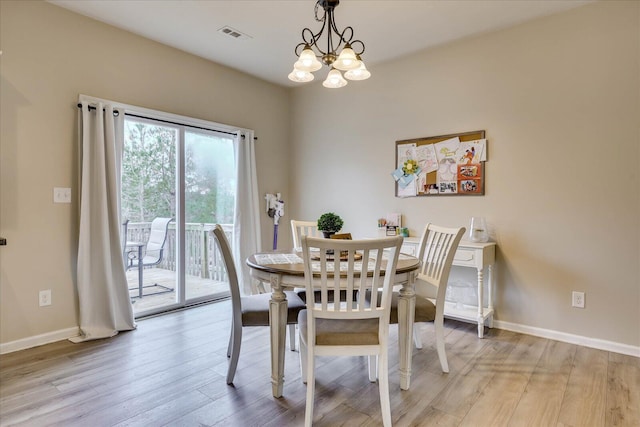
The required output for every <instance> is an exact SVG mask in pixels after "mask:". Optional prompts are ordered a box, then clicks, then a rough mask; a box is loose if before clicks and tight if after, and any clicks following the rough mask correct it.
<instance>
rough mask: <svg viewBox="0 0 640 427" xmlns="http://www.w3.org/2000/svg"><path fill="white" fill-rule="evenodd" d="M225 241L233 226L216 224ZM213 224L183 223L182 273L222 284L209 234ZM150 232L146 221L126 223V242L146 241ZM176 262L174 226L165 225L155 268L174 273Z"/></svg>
mask: <svg viewBox="0 0 640 427" xmlns="http://www.w3.org/2000/svg"><path fill="white" fill-rule="evenodd" d="M220 225H221V226H222V228H223V229H224V232H225V235H226V236H227V239H229V241H230V242H231V233H232V230H233V224H220ZM214 226H215V224H196V223H187V224H185V255H186V260H185V269H186V272H185V273H186V274H187V275H190V276H197V277H201V278H203V279H211V280H217V281H226V279H227V272H226V270H225V268H224V263H223V262H222V257H221V255H220V252H219V251H218V247H217V246H216V244H215V242H214V240H213V237H212V235H211V231H212V230H213V227H214ZM150 231H151V223H150V222H129V223H128V225H127V236H126V240H127V241H131V242H146V241H147V240H148V238H149V232H150ZM176 265H177V260H176V224H175V222H172V223H171V224H169V232H168V235H167V241H166V243H165V245H164V256H163V258H162V262H161V263H160V264H159V265H157V266H156V267H158V268H163V269H165V270H171V271H175V270H176Z"/></svg>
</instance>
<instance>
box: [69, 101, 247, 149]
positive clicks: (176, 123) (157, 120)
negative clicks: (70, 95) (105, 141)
mask: <svg viewBox="0 0 640 427" xmlns="http://www.w3.org/2000/svg"><path fill="white" fill-rule="evenodd" d="M88 107H89V110H96V109H97V108H96V107H94V106H93V105H89V106H88ZM78 108H82V104H80V103H78ZM102 111H104V109H103V110H102ZM113 115H114V116H118V115H120V112H119V111H118V110H113ZM124 115H125V116H130V117H136V118H138V119H146V120H153V121H156V122H161V123H167V124H170V125H177V126H185V127H190V128H194V129H199V130H208V131H211V132H218V133H226V134H227V135H234V136H235V135H236V134H235V133H233V132H227V131H224V130H217V129H210V128H205V127H201V126H194V125H189V124H185V123H178V122H172V121H170V120H162V119H156V118H153V117H146V116H140V115H138V114H131V113H124ZM242 137H243V138H244V134H242ZM253 140H254V141H257V140H258V137H257V136H254V137H253Z"/></svg>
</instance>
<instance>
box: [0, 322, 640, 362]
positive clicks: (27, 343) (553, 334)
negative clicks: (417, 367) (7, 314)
mask: <svg viewBox="0 0 640 427" xmlns="http://www.w3.org/2000/svg"><path fill="white" fill-rule="evenodd" d="M493 326H494V327H495V328H497V329H505V330H507V331H512V332H518V333H521V334H527V335H533V336H536V337H541V338H548V339H551V340H556V341H562V342H567V343H570V344H577V345H582V346H585V347H591V348H597V349H599V350H606V351H612V352H614V353H620V354H626V355H629V356H635V357H640V347H635V346H632V345H627V344H620V343H617V342H614V341H607V340H601V339H597V338H589V337H584V336H581V335H573V334H568V333H565V332H558V331H553V330H550V329H542V328H536V327H534V326H527V325H520V324H518V323H511V322H504V321H501V320H494V321H493ZM79 335H80V328H78V327H74V328H68V329H61V330H59V331H53V332H48V333H46V334H42V335H36V336H33V337H28V338H23V339H20V340H16V341H11V342H7V343H3V344H0V354H6V353H12V352H14V351H19V350H25V349H27V348H31V347H37V346H40V345H44V344H49V343H52V342H56V341H61V340H66V339H69V338H72V337H77V336H79Z"/></svg>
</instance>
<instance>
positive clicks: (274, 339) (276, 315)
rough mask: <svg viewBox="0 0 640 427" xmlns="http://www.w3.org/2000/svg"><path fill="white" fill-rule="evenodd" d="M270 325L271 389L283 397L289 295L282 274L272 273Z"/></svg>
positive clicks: (274, 393) (274, 394)
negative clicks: (281, 281)
mask: <svg viewBox="0 0 640 427" xmlns="http://www.w3.org/2000/svg"><path fill="white" fill-rule="evenodd" d="M270 283H271V300H270V301H269V325H271V327H270V330H271V389H272V393H273V397H282V388H283V384H284V347H285V332H286V328H287V297H286V295H285V293H284V292H283V290H282V286H281V285H280V276H279V275H277V274H272V275H271V279H270Z"/></svg>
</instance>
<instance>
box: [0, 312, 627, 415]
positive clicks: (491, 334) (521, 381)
mask: <svg viewBox="0 0 640 427" xmlns="http://www.w3.org/2000/svg"><path fill="white" fill-rule="evenodd" d="M229 315H230V304H229V302H228V301H225V302H222V303H217V304H211V305H206V306H201V307H197V308H194V309H190V310H185V311H181V312H177V313H172V314H168V315H164V316H158V317H155V318H149V319H145V320H142V321H139V322H138V329H137V330H136V331H132V332H127V333H121V334H120V335H118V336H116V337H114V338H112V339H107V340H101V341H95V342H90V343H83V344H72V343H70V342H67V341H61V342H58V343H53V344H49V345H45V346H41V347H38V348H33V349H29V350H24V351H21V352H15V353H11V354H7V355H3V356H0V424H1V425H3V426H4V425H27V426H48V425H58V426H90V427H94V426H114V425H118V426H125V425H130V426H163V425H170V426H199V425H221V426H243V427H244V426H299V425H302V424H303V420H304V404H305V389H306V388H305V386H304V385H303V384H302V382H301V381H300V370H299V365H298V353H296V352H291V351H289V350H287V355H286V361H285V387H284V397H283V398H281V399H275V398H273V397H272V396H271V385H270V379H269V377H270V362H269V333H268V328H245V335H244V339H243V347H242V352H241V355H240V362H239V366H238V372H237V374H236V378H235V386H227V385H226V383H225V373H226V369H227V358H226V348H227V339H228V333H229V325H230V322H229ZM445 323H446V341H447V352H448V356H449V366H450V370H451V373H449V374H443V373H442V372H441V371H440V367H439V363H438V358H437V355H436V351H435V348H434V342H433V338H432V336H433V330H432V327H431V325H428V326H422V327H421V328H423V329H421V333H422V337H423V341H424V348H423V349H422V350H414V354H413V378H412V382H411V389H410V390H409V391H401V390H400V389H399V385H398V384H399V379H398V351H397V327H395V326H393V327H392V328H391V329H392V337H391V341H392V347H391V348H390V358H391V362H390V383H391V412H392V417H393V421H394V425H396V426H431V425H445V426H525V425H526V426H580V427H582V426H614V425H621V426H622V425H624V426H640V359H638V358H634V357H630V356H623V355H619V354H615V353H609V352H606V351H600V350H593V349H589V348H585V347H579V346H576V345H571V344H565V343H561V342H556V341H550V340H546V339H541V338H535V337H531V336H527V335H520V334H516V333H512V332H507V331H501V330H497V329H492V330H488V332H487V333H486V334H485V339H482V340H480V339H478V338H477V336H476V327H475V326H474V325H470V324H465V323H459V322H455V321H449V320H447V321H446V322H445ZM317 378H318V380H317V386H316V400H315V411H316V412H315V425H317V426H339V425H348V426H377V425H380V424H381V418H380V405H379V401H378V387H377V385H376V384H372V383H369V381H368V378H367V369H366V360H365V358H358V357H351V358H349V357H346V358H321V359H319V361H318V367H317Z"/></svg>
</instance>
